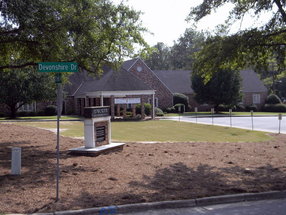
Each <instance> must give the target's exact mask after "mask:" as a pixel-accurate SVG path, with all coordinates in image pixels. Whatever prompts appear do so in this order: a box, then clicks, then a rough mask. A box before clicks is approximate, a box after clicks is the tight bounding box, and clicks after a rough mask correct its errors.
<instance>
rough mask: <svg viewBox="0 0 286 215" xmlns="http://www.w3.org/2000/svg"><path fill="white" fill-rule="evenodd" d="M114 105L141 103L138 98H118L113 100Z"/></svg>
mask: <svg viewBox="0 0 286 215" xmlns="http://www.w3.org/2000/svg"><path fill="white" fill-rule="evenodd" d="M114 103H115V104H139V103H141V100H140V98H120V99H114Z"/></svg>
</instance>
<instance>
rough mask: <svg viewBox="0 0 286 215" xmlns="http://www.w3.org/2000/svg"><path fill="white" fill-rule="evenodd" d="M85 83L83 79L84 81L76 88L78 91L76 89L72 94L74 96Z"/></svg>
mask: <svg viewBox="0 0 286 215" xmlns="http://www.w3.org/2000/svg"><path fill="white" fill-rule="evenodd" d="M83 83H84V81H82V82H81V83H80V85H79V87H78V88H77V89H76V91H74V93H73V94H72V96H74V95H75V94H76V93H77V91H78V90H79V88H81V86H82V85H83Z"/></svg>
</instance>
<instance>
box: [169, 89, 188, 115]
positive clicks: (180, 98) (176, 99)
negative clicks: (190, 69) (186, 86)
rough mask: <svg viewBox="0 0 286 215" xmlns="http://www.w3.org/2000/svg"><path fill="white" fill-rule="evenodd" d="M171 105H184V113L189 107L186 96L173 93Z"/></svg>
mask: <svg viewBox="0 0 286 215" xmlns="http://www.w3.org/2000/svg"><path fill="white" fill-rule="evenodd" d="M173 104H174V105H176V104H184V105H185V108H186V110H185V111H187V110H188V107H189V98H188V96H186V95H184V94H181V93H175V94H174V95H173Z"/></svg>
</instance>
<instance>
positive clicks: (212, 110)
mask: <svg viewBox="0 0 286 215" xmlns="http://www.w3.org/2000/svg"><path fill="white" fill-rule="evenodd" d="M211 112H212V125H213V124H214V108H212V109H211Z"/></svg>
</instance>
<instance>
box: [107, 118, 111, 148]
mask: <svg viewBox="0 0 286 215" xmlns="http://www.w3.org/2000/svg"><path fill="white" fill-rule="evenodd" d="M107 124H108V144H110V143H111V121H110V117H109V120H108V123H107Z"/></svg>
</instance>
